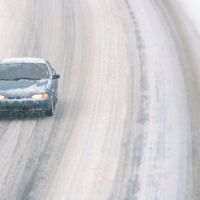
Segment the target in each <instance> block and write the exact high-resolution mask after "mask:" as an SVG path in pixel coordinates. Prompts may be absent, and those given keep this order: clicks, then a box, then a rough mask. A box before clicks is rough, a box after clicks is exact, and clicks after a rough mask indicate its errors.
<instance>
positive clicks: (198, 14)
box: [177, 0, 200, 33]
mask: <svg viewBox="0 0 200 200" xmlns="http://www.w3.org/2000/svg"><path fill="white" fill-rule="evenodd" d="M177 2H178V3H179V4H180V5H181V6H182V7H183V9H184V10H185V13H186V15H187V16H188V17H189V19H190V21H191V23H192V24H193V25H194V26H195V29H196V30H197V31H198V33H200V1H199V0H177Z"/></svg>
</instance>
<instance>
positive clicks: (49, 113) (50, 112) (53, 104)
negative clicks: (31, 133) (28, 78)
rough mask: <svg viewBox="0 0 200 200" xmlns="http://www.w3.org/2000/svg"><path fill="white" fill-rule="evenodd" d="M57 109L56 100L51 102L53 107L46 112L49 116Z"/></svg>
mask: <svg viewBox="0 0 200 200" xmlns="http://www.w3.org/2000/svg"><path fill="white" fill-rule="evenodd" d="M54 109H55V103H54V101H53V102H52V103H51V107H50V108H49V109H48V110H47V111H46V112H45V114H46V115H47V116H53V114H54Z"/></svg>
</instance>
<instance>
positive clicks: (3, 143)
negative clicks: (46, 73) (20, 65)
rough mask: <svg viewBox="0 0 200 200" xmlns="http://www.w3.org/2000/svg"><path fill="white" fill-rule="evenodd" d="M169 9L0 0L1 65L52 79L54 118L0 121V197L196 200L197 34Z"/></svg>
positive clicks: (135, 1) (145, 4) (199, 129)
mask: <svg viewBox="0 0 200 200" xmlns="http://www.w3.org/2000/svg"><path fill="white" fill-rule="evenodd" d="M178 8H179V5H178V4H177V3H176V1H172V0H171V1H170V0H168V1H167V0H163V1H159V0H152V1H146V0H85V1H81V0H48V1H47V0H20V1H17V2H16V1H14V0H0V44H1V45H0V57H17V56H19V57H22V56H32V57H44V58H46V59H48V60H49V61H50V62H51V63H52V65H53V66H54V67H55V68H56V70H57V71H58V72H59V73H60V74H61V77H62V78H61V80H60V85H59V103H58V105H57V109H56V113H55V116H54V117H51V118H49V117H39V118H38V117H30V118H29V117H25V118H24V117H20V116H19V117H11V118H10V117H8V118H4V119H1V121H0V199H1V200H66V199H67V200H118V199H120V200H188V199H190V200H199V198H200V191H199V188H200V181H199V180H200V179H199V178H200V173H199V172H200V161H199V160H200V150H199V148H198V147H199V143H200V136H199V133H200V125H199V122H200V114H199V112H198V110H200V103H199V98H200V85H199V84H200V82H199V76H200V70H199V69H198V63H199V61H200V58H199V56H198V54H197V52H198V51H199V35H198V34H196V32H195V31H194V29H193V27H191V26H190V24H189V22H188V21H187V18H186V17H185V15H184V13H183V12H182V11H181V10H179V9H178Z"/></svg>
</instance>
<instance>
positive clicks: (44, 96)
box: [31, 93, 49, 99]
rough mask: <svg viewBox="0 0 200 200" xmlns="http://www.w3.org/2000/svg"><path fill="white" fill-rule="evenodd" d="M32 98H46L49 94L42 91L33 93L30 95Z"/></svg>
mask: <svg viewBox="0 0 200 200" xmlns="http://www.w3.org/2000/svg"><path fill="white" fill-rule="evenodd" d="M31 98H32V99H48V98H49V94H48V93H42V94H34V95H32V96H31Z"/></svg>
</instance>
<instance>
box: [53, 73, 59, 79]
mask: <svg viewBox="0 0 200 200" xmlns="http://www.w3.org/2000/svg"><path fill="white" fill-rule="evenodd" d="M59 78H60V75H59V74H54V75H53V76H52V79H59Z"/></svg>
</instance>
